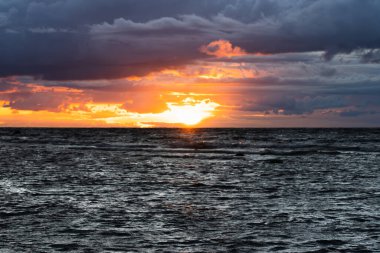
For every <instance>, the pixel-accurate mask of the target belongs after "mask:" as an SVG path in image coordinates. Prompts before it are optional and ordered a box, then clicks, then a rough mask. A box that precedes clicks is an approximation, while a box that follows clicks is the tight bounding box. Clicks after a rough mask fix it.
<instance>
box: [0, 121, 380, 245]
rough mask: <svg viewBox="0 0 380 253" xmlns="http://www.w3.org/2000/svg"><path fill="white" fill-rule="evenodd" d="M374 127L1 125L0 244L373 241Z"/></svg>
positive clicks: (376, 193) (377, 235)
mask: <svg viewBox="0 0 380 253" xmlns="http://www.w3.org/2000/svg"><path fill="white" fill-rule="evenodd" d="M379 241H380V130H379V129H154V130H153V129H6V128H0V252H65V251H67V252H380V244H379Z"/></svg>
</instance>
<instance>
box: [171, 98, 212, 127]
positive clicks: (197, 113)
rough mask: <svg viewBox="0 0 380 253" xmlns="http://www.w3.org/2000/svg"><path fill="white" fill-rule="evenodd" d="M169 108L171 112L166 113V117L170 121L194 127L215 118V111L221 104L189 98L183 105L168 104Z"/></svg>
mask: <svg viewBox="0 0 380 253" xmlns="http://www.w3.org/2000/svg"><path fill="white" fill-rule="evenodd" d="M168 107H169V111H167V112H165V113H164V116H165V117H167V119H168V120H169V121H171V122H173V123H182V124H185V125H188V126H193V125H196V124H199V123H200V122H201V121H202V120H204V119H206V118H209V117H211V116H213V111H215V109H216V108H217V107H219V104H217V103H214V102H211V101H210V100H207V99H206V100H203V101H200V102H199V101H195V100H194V99H191V98H187V99H185V100H184V101H183V104H181V105H178V104H171V103H168Z"/></svg>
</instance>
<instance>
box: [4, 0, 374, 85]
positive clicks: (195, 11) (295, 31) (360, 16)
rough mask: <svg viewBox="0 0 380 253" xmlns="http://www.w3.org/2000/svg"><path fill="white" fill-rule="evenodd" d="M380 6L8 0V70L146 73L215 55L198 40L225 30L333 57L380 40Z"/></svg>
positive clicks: (49, 75)
mask: <svg viewBox="0 0 380 253" xmlns="http://www.w3.org/2000/svg"><path fill="white" fill-rule="evenodd" d="M379 12H380V1H376V0H361V1H357V0H335V1H330V0H313V1H312V0H298V1H294V0H292V1H290V0H281V1H280V0H277V1H275V0H228V1H227V0H204V1H195V0H143V1H142V0H108V1H105V0H91V1H90V0H65V1H64V0H49V1H48V0H45V1H44V0H3V1H0V76H9V75H32V76H36V77H40V78H43V79H56V80H69V79H76V80H83V79H103V78H120V77H125V76H132V75H145V74H147V73H149V72H151V71H156V70H160V69H163V68H168V67H177V66H179V65H183V64H187V63H189V62H191V61H193V60H198V59H202V58H204V57H207V56H206V55H202V54H201V53H200V52H199V48H200V47H201V46H202V45H206V44H208V43H209V42H211V41H213V40H218V39H225V40H229V41H231V42H232V43H233V44H234V45H237V46H239V47H241V48H243V49H245V50H247V51H248V52H250V53H255V52H264V53H271V54H274V53H282V52H309V51H325V52H326V54H325V57H326V58H327V59H331V58H332V57H333V56H334V55H335V54H336V53H346V52H351V51H352V50H356V49H361V48H367V49H376V48H380V26H379V25H378V24H379V21H380V18H379V15H378V13H379ZM373 55H376V54H372V56H371V57H367V58H366V59H368V58H371V59H372V58H374V57H373ZM374 59H376V57H375V58H374ZM371 62H374V61H373V60H371ZM326 74H327V75H331V74H333V73H327V72H326Z"/></svg>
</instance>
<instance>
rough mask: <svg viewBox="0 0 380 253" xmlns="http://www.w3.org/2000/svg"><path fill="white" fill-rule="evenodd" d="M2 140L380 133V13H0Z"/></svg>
mask: <svg viewBox="0 0 380 253" xmlns="http://www.w3.org/2000/svg"><path fill="white" fill-rule="evenodd" d="M0 126H3V127H8V126H16V127H30V126H35V127H182V126H191V127H379V126H380V1H379V0H278V1H276V0H0Z"/></svg>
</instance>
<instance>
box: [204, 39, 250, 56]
mask: <svg viewBox="0 0 380 253" xmlns="http://www.w3.org/2000/svg"><path fill="white" fill-rule="evenodd" d="M200 50H201V52H202V53H205V54H207V55H212V56H216V57H219V58H220V57H228V58H231V57H235V56H243V55H246V54H247V53H246V52H245V51H244V50H243V49H241V48H240V47H237V46H236V47H234V46H233V45H232V44H231V42H229V41H227V40H216V41H213V42H210V43H209V44H208V45H206V46H202V47H201V48H200Z"/></svg>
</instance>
